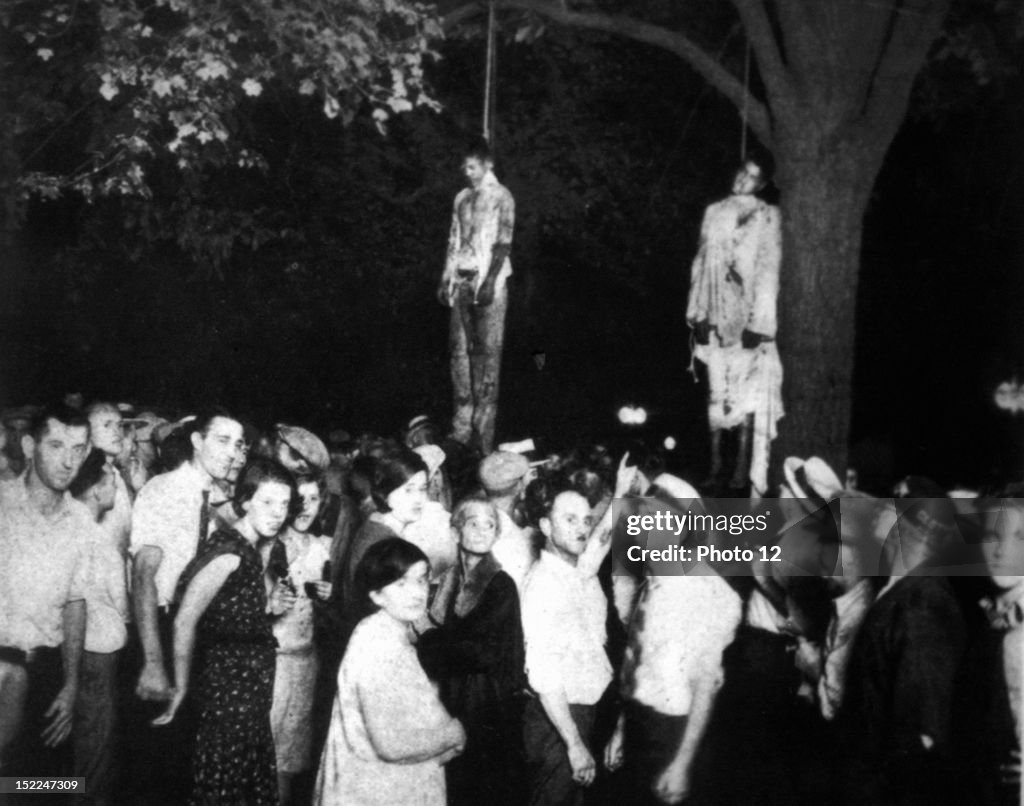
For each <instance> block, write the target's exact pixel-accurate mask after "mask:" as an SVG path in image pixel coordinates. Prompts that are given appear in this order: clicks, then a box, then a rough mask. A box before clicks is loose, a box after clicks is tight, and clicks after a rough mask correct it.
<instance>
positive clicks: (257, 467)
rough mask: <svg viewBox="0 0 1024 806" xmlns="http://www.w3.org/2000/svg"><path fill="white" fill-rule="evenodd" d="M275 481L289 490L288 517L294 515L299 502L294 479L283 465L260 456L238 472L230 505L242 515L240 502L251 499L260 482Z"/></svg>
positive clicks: (243, 513)
mask: <svg viewBox="0 0 1024 806" xmlns="http://www.w3.org/2000/svg"><path fill="white" fill-rule="evenodd" d="M267 482H276V483H278V484H283V485H285V486H286V487H287V488H288V489H289V490H291V496H292V497H291V504H290V505H289V507H288V514H289V517H291V516H294V514H295V507H296V505H299V506H301V504H299V495H298V491H297V490H296V488H295V479H294V478H292V474H291V473H289V472H288V470H287V469H286V468H285V466H284V465H282V464H281V463H280V462H278V461H277V460H275V459H266V458H264V457H262V456H259V457H256V458H255V459H253V460H252V461H251V462H249V464H247V465H246V466H245V467H243V468H242V472H241V473H239V474H238V483H237V484H236V485H235V497H234V498H233V499H232V506H234V508H235V513H236V514H237V515H238V517H240V518H241V517H244V515H245V510H244V509H243V508H242V504H244V503H246V502H247V501H251V500H252V498H253V496H254V495H256V491H257V490H258V489H259V488H260V485H261V484H266V483H267Z"/></svg>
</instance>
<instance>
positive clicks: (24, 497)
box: [13, 467, 71, 518]
mask: <svg viewBox="0 0 1024 806" xmlns="http://www.w3.org/2000/svg"><path fill="white" fill-rule="evenodd" d="M30 472H31V467H29V468H28V469H26V470H25V471H24V472H23V473H22V474H21V475H20V476H19V477H18V478H17V479H15V481H14V485H13V488H14V489H15V490H16V491H17V498H18V503H19V504H20V505H22V506H24V507H25V508H26V509H28V510H29V511H31V512H32V513H34V514H36V515H39V516H40V517H42V518H58V517H63V516H64V515H66V514H67V513H68V499H69V498H70V497H71V495H70V493H68V492H67V491H66V490H65V491H64V492H61V493H57V494H56V495H57V503H56V504H55V506H54V508H53V512H51V513H46V512H41V511H40V510H39V509H38V508H37V507H36V506H35V504H34V502H33V501H32V496H31V494H30V490H29V487H28V480H29V473H30Z"/></svg>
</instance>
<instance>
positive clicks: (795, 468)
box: [782, 456, 843, 512]
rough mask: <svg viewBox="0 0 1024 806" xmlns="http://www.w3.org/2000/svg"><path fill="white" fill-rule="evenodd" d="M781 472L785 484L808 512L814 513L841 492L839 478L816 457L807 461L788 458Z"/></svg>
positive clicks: (826, 463)
mask: <svg viewBox="0 0 1024 806" xmlns="http://www.w3.org/2000/svg"><path fill="white" fill-rule="evenodd" d="M782 472H783V473H784V474H785V476H786V484H787V485H788V486H789V488H790V489H791V490H792V491H793V494H794V495H795V496H796V497H797V498H799V499H800V500H801V503H802V504H803V506H804V508H806V509H807V510H808V511H809V512H812V511H816V510H817V509H819V508H820V507H821V506H822V505H824V504H825V502H827V501H830V500H832V499H833V498H835V497H836V496H837V495H839V494H840V493H841V492H842V491H843V482H842V481H840V480H839V476H837V475H836V472H835V471H834V470H833V469H832V468H831V467H829V464H828V462H826V461H825V460H824V459H822V458H820V457H818V456H812V457H810V458H809V459H801V458H800V457H799V456H788V457H786V461H785V462H784V463H783V465H782ZM805 501H806V503H803V502H805Z"/></svg>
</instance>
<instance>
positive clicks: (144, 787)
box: [121, 610, 197, 806]
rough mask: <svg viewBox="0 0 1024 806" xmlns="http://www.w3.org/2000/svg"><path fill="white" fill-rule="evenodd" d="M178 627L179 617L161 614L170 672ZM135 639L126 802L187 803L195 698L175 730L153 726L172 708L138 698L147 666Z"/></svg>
mask: <svg viewBox="0 0 1024 806" xmlns="http://www.w3.org/2000/svg"><path fill="white" fill-rule="evenodd" d="M173 627H174V617H173V616H172V615H171V613H169V612H166V611H163V610H161V611H160V612H159V629H160V645H161V647H162V648H163V652H164V665H165V666H167V667H170V665H171V663H172V660H171V659H172V658H173V657H174V650H173V632H174V631H173ZM135 633H136V631H132V638H131V639H130V640H129V643H128V654H129V657H128V659H127V661H128V663H127V667H128V669H129V670H130V674H129V676H128V679H129V680H130V681H131V694H130V699H129V700H128V702H129V703H130V704H129V705H127V706H126V708H125V714H124V726H125V729H124V731H123V738H124V743H123V747H122V754H121V757H122V758H123V759H124V760H125V766H126V775H125V780H124V786H123V787H122V791H123V794H124V798H123V799H124V800H125V801H126V802H129V803H131V802H134V803H138V804H146V806H149V805H150V804H154V805H157V804H160V805H162V804H178V803H185V802H186V801H187V800H188V796H189V794H190V793H191V791H192V751H193V748H194V746H195V737H196V727H197V719H196V714H195V708H194V706H193V705H192V700H191V697H187V698H186V699H185V702H184V703H182V706H181V708H179V709H178V713H177V714H175V717H174V720H173V721H172V722H171V724H169V725H162V726H159V727H154V726H153V725H151V724H150V723H151V722H152V720H153V719H155V718H156V717H158V716H159V715H160V714H162V713H163V712H164V711H165V710H166V709H167V703H166V702H145V701H143V700H140V699H138V697H136V696H135V693H134V686H135V681H136V680H137V679H138V674H139V671H141V669H142V665H143V653H142V645H141V642H140V640H139V638H138V636H137V634H135ZM194 665H195V663H193V666H194ZM172 685H173V681H172Z"/></svg>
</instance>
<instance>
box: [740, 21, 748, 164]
mask: <svg viewBox="0 0 1024 806" xmlns="http://www.w3.org/2000/svg"><path fill="white" fill-rule="evenodd" d="M749 101H750V40H749V39H748V40H747V48H746V51H745V52H744V55H743V109H742V111H741V112H740V117H741V118H742V125H741V126H740V162H746V161H747V106H748V103H749Z"/></svg>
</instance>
